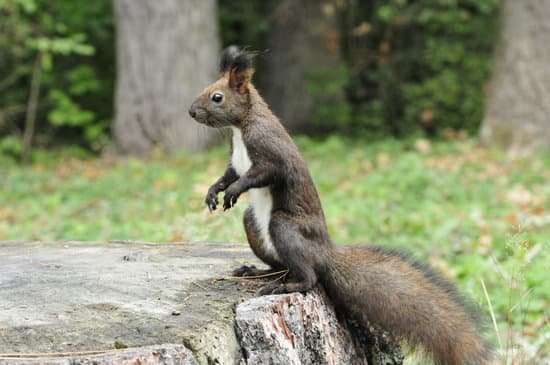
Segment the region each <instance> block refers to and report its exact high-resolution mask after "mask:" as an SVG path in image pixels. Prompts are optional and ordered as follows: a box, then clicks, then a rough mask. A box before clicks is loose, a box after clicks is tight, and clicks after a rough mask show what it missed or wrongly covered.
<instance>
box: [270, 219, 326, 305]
mask: <svg viewBox="0 0 550 365" xmlns="http://www.w3.org/2000/svg"><path fill="white" fill-rule="evenodd" d="M269 233H270V235H271V240H272V241H273V245H274V246H275V249H276V250H277V254H278V255H279V259H280V260H281V262H282V263H283V264H284V265H285V266H286V267H287V268H288V270H289V276H290V279H289V281H288V282H286V283H274V284H270V285H267V286H265V287H263V288H262V289H261V290H260V294H262V295H265V294H282V293H293V292H306V291H309V290H311V289H313V287H314V286H315V285H316V284H317V275H316V274H315V269H314V265H315V261H316V259H315V257H316V254H315V253H314V252H311V251H310V247H312V245H311V243H310V242H305V241H307V239H306V238H305V237H304V236H302V234H301V233H300V229H299V226H298V223H296V222H295V221H294V220H292V218H290V217H287V216H286V215H285V214H284V213H279V212H276V213H273V214H272V216H271V221H270V223H269Z"/></svg>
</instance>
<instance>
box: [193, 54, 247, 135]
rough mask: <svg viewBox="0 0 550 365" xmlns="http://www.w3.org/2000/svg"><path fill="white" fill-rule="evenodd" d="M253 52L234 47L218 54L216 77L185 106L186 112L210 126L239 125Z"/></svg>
mask: <svg viewBox="0 0 550 365" xmlns="http://www.w3.org/2000/svg"><path fill="white" fill-rule="evenodd" d="M253 57H254V54H253V53H250V52H246V51H245V50H240V49H239V48H237V47H236V46H229V47H227V48H226V49H225V50H224V51H223V53H222V56H221V61H220V78H219V80H218V81H216V82H214V83H213V84H212V85H210V86H208V87H207V88H206V89H204V91H203V92H202V93H201V94H200V95H199V96H198V97H197V99H196V100H195V101H194V102H193V104H192V105H191V107H190V108H189V115H191V117H192V118H193V119H195V120H196V121H197V122H199V123H202V124H206V125H207V126H210V127H215V128H221V127H228V126H239V125H240V123H241V121H242V120H243V119H244V118H245V117H246V114H247V112H248V109H249V107H250V102H249V100H250V99H249V95H250V92H249V85H250V79H251V78H252V74H253V73H254V69H253V67H252V60H253Z"/></svg>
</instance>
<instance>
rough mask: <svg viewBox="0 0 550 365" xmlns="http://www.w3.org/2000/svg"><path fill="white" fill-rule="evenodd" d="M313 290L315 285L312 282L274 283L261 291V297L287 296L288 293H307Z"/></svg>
mask: <svg viewBox="0 0 550 365" xmlns="http://www.w3.org/2000/svg"><path fill="white" fill-rule="evenodd" d="M311 289H313V284H312V283H310V282H294V283H284V284H280V283H273V284H269V285H266V286H264V287H263V288H261V289H260V295H269V294H286V293H305V292H308V291H310V290H311Z"/></svg>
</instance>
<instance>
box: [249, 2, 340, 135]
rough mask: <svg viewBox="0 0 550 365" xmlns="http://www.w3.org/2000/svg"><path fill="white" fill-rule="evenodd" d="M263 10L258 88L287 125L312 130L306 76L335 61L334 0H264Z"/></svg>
mask: <svg viewBox="0 0 550 365" xmlns="http://www.w3.org/2000/svg"><path fill="white" fill-rule="evenodd" d="M267 10H268V12H267V14H268V16H269V19H268V20H269V28H268V29H269V31H268V34H267V40H266V48H267V49H268V50H269V52H268V53H267V54H266V56H265V57H262V58H261V59H262V60H263V61H264V64H263V65H262V67H263V68H262V74H261V79H260V80H259V81H260V89H261V91H262V92H263V94H264V95H265V99H266V101H267V102H268V104H269V105H270V107H271V108H272V109H273V111H274V112H275V114H276V115H277V116H278V117H280V118H281V121H282V122H283V124H284V125H285V126H286V127H287V128H288V129H289V130H291V131H308V130H312V129H313V128H314V126H312V119H313V116H314V113H315V107H316V102H315V98H314V96H313V95H311V93H310V92H308V90H307V82H308V79H309V78H310V76H311V73H312V72H315V71H319V70H324V72H326V73H330V72H331V70H334V69H336V68H337V67H338V66H339V65H340V64H341V63H340V52H339V32H338V8H337V5H336V1H333V0H329V1H317V0H303V1H295V0H282V1H270V2H269V5H268V6H267ZM263 85H265V86H263ZM342 96H343V95H342ZM335 122H337V121H335Z"/></svg>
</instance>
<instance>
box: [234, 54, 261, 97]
mask: <svg viewBox="0 0 550 365" xmlns="http://www.w3.org/2000/svg"><path fill="white" fill-rule="evenodd" d="M254 56H255V54H254V53H250V52H246V51H240V52H239V54H237V55H236V56H235V57H234V58H233V61H232V62H231V67H230V68H229V87H230V88H231V89H233V90H235V91H236V92H238V93H240V94H244V93H245V92H246V89H247V87H248V83H249V82H250V79H251V78H252V74H253V73H254V68H253V67H252V60H253V58H254Z"/></svg>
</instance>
